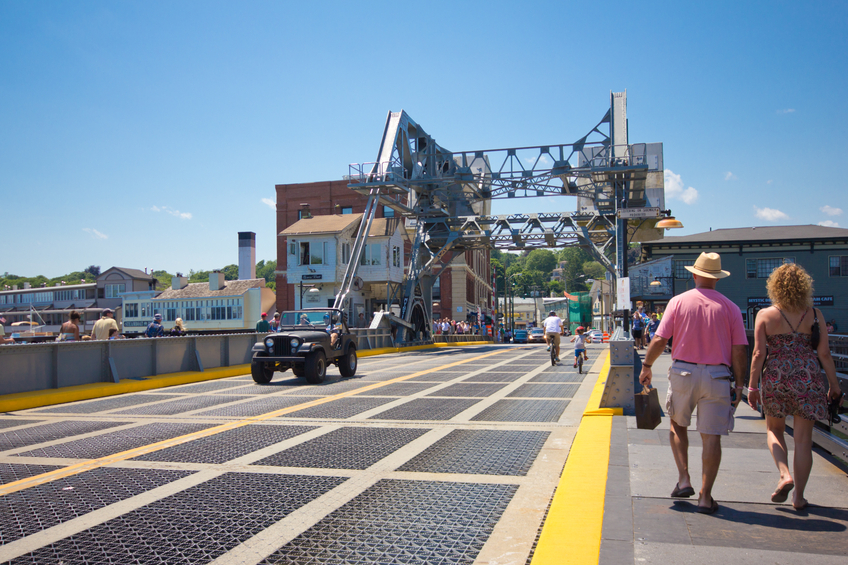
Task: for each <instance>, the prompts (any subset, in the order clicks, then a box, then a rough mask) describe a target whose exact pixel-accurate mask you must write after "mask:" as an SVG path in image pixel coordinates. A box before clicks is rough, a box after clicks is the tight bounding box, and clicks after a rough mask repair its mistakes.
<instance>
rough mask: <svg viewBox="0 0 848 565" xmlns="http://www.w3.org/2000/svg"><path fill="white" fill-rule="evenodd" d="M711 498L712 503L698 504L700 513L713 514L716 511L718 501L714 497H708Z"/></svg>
mask: <svg viewBox="0 0 848 565" xmlns="http://www.w3.org/2000/svg"><path fill="white" fill-rule="evenodd" d="M710 500H712V504H710V505H709V507H707V506H698V512H700V513H701V514H715V513H716V512H717V511H718V502H716V501H715V498H712V497H710Z"/></svg>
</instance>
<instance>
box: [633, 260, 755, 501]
mask: <svg viewBox="0 0 848 565" xmlns="http://www.w3.org/2000/svg"><path fill="white" fill-rule="evenodd" d="M686 270H688V271H689V272H690V273H692V276H693V278H694V279H695V288H694V289H692V290H689V291H687V292H684V293H683V294H680V295H678V296H675V297H674V298H672V299H671V300H670V301H669V303H668V307H667V308H666V310H665V314H663V318H662V321H661V322H660V326H659V328H658V329H657V331H656V334H655V337H654V339H653V340H651V345H650V346H649V347H648V351H647V352H646V353H645V361H644V363H642V372H641V374H640V375H639V382H640V383H642V384H643V385H645V386H649V385H650V384H651V377H652V376H653V375H652V373H651V365H653V363H654V361H656V359H657V358H658V357H659V356H660V354H661V353H662V352H663V350H664V349H665V345H666V343H667V342H668V340H669V339H670V338H672V337H674V339H673V340H672V349H671V357H672V359H673V362H672V364H671V368H670V369H669V371H668V382H669V387H668V398H666V403H665V408H666V412H667V414H668V416H669V417H670V420H671V432H670V440H671V451H672V453H673V455H674V462H675V463H676V464H677V471H678V481H677V485H676V486H675V487H674V490H673V491H672V493H671V496H673V497H681V498H688V497H690V496H692V495H694V494H695V489H694V488H692V480H691V478H690V477H689V435H688V428H689V424H690V423H691V422H692V412H693V411H694V409H695V407H697V408H698V425H697V429H698V432H700V434H701V441H702V443H703V449H702V454H701V457H702V461H703V465H702V467H703V477H702V484H701V492H700V495H699V497H698V512H701V513H704V514H712V513H714V512H715V511H716V510H718V503H716V501H715V500H714V499H713V497H712V488H713V484H714V483H715V479H716V476H717V475H718V468H719V465H720V464H721V436H726V435H727V434H728V433H729V432H730V431H732V429H733V412H734V411H735V409H736V405H737V404H739V400H740V399H741V398H742V380H743V379H744V376H745V373H744V370H745V365H746V363H747V347H748V339H747V337H746V336H745V326H744V325H743V323H742V313H741V312H740V311H739V307H738V306H736V305H735V304H734V303H733V302H731V301H730V300H728V298H727V297H725V296H724V295H723V294H721V293H720V292H718V291H717V290H716V289H715V287H716V283H717V282H718V280H719V279H723V278H725V277H728V276H730V273H729V272H727V271H722V270H721V257H720V256H719V254H718V253H701V255H700V257H698V260H697V261H695V264H694V265H693V266H691V267H688V266H687V267H686ZM731 372H732V374H733V379H735V381H736V384H735V389H734V385H732V384H731ZM734 393H735V395H734Z"/></svg>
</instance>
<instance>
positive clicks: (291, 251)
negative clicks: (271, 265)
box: [289, 241, 297, 255]
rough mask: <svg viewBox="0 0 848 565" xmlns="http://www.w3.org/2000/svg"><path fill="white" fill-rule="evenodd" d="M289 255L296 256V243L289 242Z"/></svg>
mask: <svg viewBox="0 0 848 565" xmlns="http://www.w3.org/2000/svg"><path fill="white" fill-rule="evenodd" d="M289 255H297V242H296V241H290V242H289Z"/></svg>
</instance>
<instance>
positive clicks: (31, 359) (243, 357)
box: [0, 328, 392, 395]
mask: <svg viewBox="0 0 848 565" xmlns="http://www.w3.org/2000/svg"><path fill="white" fill-rule="evenodd" d="M351 333H354V334H356V335H357V336H358V338H359V349H360V350H363V349H378V348H382V347H391V346H392V340H391V334H390V332H388V331H386V330H371V329H358V328H357V329H354V330H351ZM266 335H267V334H264V333H261V334H257V333H240V334H225V335H203V336H186V337H163V338H137V339H118V340H113V341H78V342H71V343H69V342H60V343H38V344H28V345H3V346H0V395H4V394H13V393H16V392H32V391H36V390H46V389H51V388H61V387H67V386H75V385H83V384H91V383H98V382H118V380H119V379H138V378H144V377H151V376H156V375H164V374H168V373H181V372H185V371H202V370H204V369H213V368H216V367H230V366H233V365H244V364H246V363H250V360H251V358H252V357H253V354H252V353H251V350H252V349H253V344H254V343H256V342H257V341H259V340H260V339H262V338H264V337H265V336H266Z"/></svg>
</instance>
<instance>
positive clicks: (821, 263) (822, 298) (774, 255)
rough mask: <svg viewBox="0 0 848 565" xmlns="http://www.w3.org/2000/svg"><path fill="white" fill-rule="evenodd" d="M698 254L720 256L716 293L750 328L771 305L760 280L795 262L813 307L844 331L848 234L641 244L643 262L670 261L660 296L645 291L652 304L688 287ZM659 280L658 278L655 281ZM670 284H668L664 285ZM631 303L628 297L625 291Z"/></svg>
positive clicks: (741, 235)
mask: <svg viewBox="0 0 848 565" xmlns="http://www.w3.org/2000/svg"><path fill="white" fill-rule="evenodd" d="M702 252H715V253H719V254H721V264H722V268H724V269H725V270H728V271H730V273H731V276H730V277H729V278H727V279H724V280H722V282H720V283H719V286H718V290H720V291H721V292H722V293H723V294H724V295H726V296H727V297H728V298H730V299H731V300H732V301H733V302H734V303H735V304H736V305H737V306H739V308H740V310H742V316H743V318H744V319H745V324H746V327H749V328H751V329H753V318H754V312H755V311H756V309H758V308H762V307H765V306H769V305H770V304H771V303H770V301H769V299H768V293H767V292H766V279H768V277H769V275H770V274H771V272H772V271H773V270H774V269H776V268H777V267H779V266H780V265H782V264H784V263H797V264H799V265H801V266H802V267H804V269H806V270H807V272H809V273H810V275H811V276H812V277H813V279H814V281H815V282H814V288H815V294H814V302H815V306H816V307H817V308H819V309H820V310H821V312H822V314H823V315H824V317H825V320H826V321H830V320H834V319H835V320H836V323H837V330H838V331H837V333H846V332H848V284H846V283H848V229H842V228H831V227H824V226H812V225H808V226H767V227H751V228H730V229H718V230H712V231H709V232H704V233H696V234H693V235H686V236H678V237H665V238H664V239H661V240H658V241H650V242H644V243H642V259H643V261H652V262H656V263H662V261H659V260H661V259H670V260H671V266H670V271H671V278H672V279H673V281H672V280H668V281H666V280H660V281H659V282H660V283H661V285H656V287H655V288H659V289H663V288H665V289H668V290H669V291H671V292H667V294H666V295H665V296H659V295H658V294H657V292H656V290H651V292H652V295H651V296H650V299H651V300H652V301H653V303H654V304H656V305H660V307H661V304H662V303H663V302H664V301H665V302H667V301H668V300H669V299H671V297H672V296H673V295H677V294H680V293H682V292H685V291H686V290H689V289H691V288H693V286H694V283H693V281H692V275H691V273H689V271H687V270H686V269H685V267H686V266H687V265H694V264H695V260H696V259H697V258H698V255H700V254H701V253H702ZM656 278H659V279H661V278H664V277H656ZM668 283H673V284H668ZM631 298H634V300H635V299H636V298H635V297H634V296H633V291H632V290H631Z"/></svg>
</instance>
